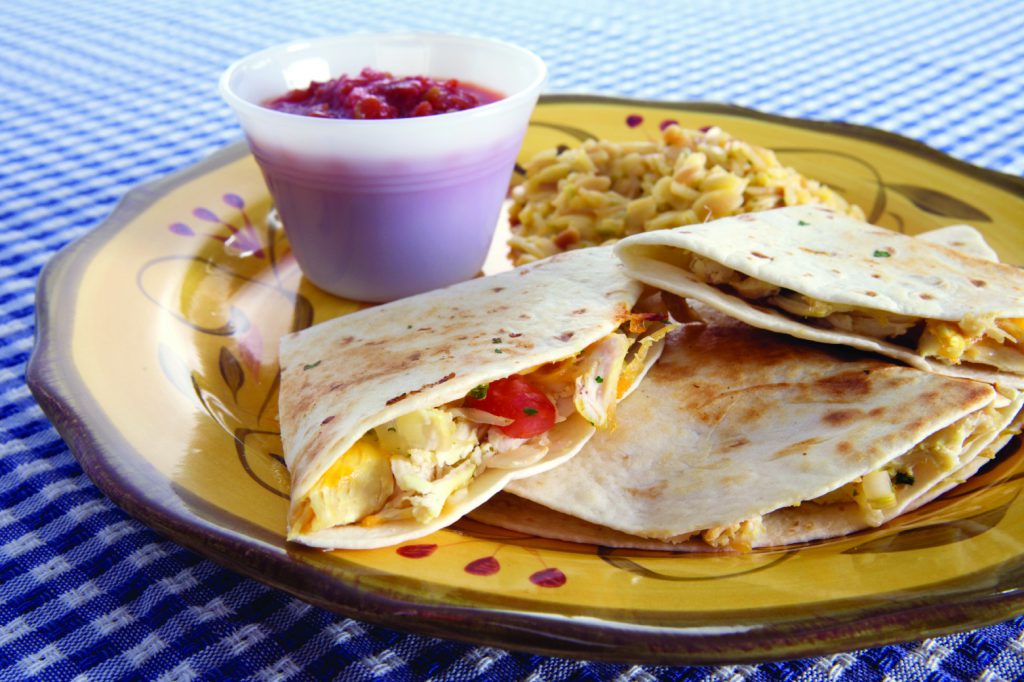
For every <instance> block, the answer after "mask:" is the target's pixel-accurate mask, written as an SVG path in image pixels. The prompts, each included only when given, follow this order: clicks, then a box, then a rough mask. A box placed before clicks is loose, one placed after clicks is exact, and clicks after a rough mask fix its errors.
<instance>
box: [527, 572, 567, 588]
mask: <svg viewBox="0 0 1024 682" xmlns="http://www.w3.org/2000/svg"><path fill="white" fill-rule="evenodd" d="M566 580H567V578H566V577H565V573H563V572H562V571H560V570H558V569H557V568H545V569H543V570H540V571H537V572H536V573H533V574H532V575H531V576H530V582H531V583H533V584H534V585H536V586H537V587H561V586H562V585H564V584H565V581H566Z"/></svg>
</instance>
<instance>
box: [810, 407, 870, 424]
mask: <svg viewBox="0 0 1024 682" xmlns="http://www.w3.org/2000/svg"><path fill="white" fill-rule="evenodd" d="M863 416H864V411H863V410H858V409H855V408H850V409H845V410H832V411H831V412H826V413H825V414H824V416H822V418H821V420H822V421H823V422H825V423H826V424H828V425H829V426H834V427H838V426H846V425H847V424H852V423H853V422H856V421H858V420H859V419H860V418H861V417H863Z"/></svg>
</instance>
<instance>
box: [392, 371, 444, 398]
mask: <svg viewBox="0 0 1024 682" xmlns="http://www.w3.org/2000/svg"><path fill="white" fill-rule="evenodd" d="M454 378H455V372H449V373H448V374H445V375H444V376H443V377H441V378H440V379H438V380H437V381H433V382H431V383H429V384H424V385H423V386H420V387H419V388H417V389H415V390H412V391H406V392H405V393H402V394H401V395H396V396H395V397H394V398H391V399H390V400H388V401H387V402H386V403H384V404H385V405H389V406H390V405H394V404H395V403H397V402H398V401H399V400H405V399H406V398H408V397H409V396H413V395H416V394H417V393H422V392H423V391H425V390H427V389H428V388H433V387H434V386H440V385H441V384H443V383H444V382H446V381H451V380H452V379H454Z"/></svg>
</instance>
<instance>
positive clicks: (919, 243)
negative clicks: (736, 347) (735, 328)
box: [615, 206, 1024, 388]
mask: <svg viewBox="0 0 1024 682" xmlns="http://www.w3.org/2000/svg"><path fill="white" fill-rule="evenodd" d="M615 250H616V253H617V254H618V255H619V257H620V258H621V259H622V261H623V262H624V263H625V265H626V269H627V271H628V272H629V273H630V274H631V275H633V276H634V277H636V278H637V279H639V280H641V281H643V282H645V283H647V284H650V285H653V286H655V287H657V288H659V289H663V290H666V291H670V292H672V293H674V294H677V295H679V296H682V297H685V298H689V299H697V300H700V301H703V302H705V303H707V304H708V305H711V306H714V307H715V308H717V309H718V310H720V311H722V312H723V313H725V314H727V315H730V316H732V317H735V318H737V319H740V320H743V321H745V322H747V323H749V324H751V325H753V326H755V327H760V328H762V329H769V330H772V331H777V332H781V333H784V334H790V335H792V336H796V337H798V338H802V339H807V340H810V341H818V342H823V343H831V344H844V345H848V346H852V347H854V348H859V349H862V350H867V351H874V352H877V353H881V354H884V355H887V356H889V357H891V358H894V359H896V360H899V361H901V362H905V363H907V364H909V365H912V366H914V367H918V368H920V369H924V370H928V371H932V372H938V373H942V374H947V375H950V376H960V377H967V378H973V379H979V380H983V381H988V382H993V383H994V382H999V383H1001V384H1003V385H1008V386H1015V387H1018V388H1021V387H1024V271H1022V270H1021V269H1019V268H1016V267H1013V266H1009V265H1004V264H1001V263H996V262H991V261H988V260H985V259H983V258H977V257H973V256H969V255H965V254H963V253H961V252H959V251H955V250H953V249H950V248H947V247H945V246H941V245H937V244H934V243H930V242H929V241H927V240H924V239H920V238H915V237H909V236H906V235H902V234H899V233H896V232H892V231H890V230H885V229H883V228H880V227H875V226H872V225H869V224H867V223H863V222H860V221H857V220H854V219H852V218H848V217H846V216H843V215H839V214H837V213H834V212H832V211H830V210H829V209H826V208H823V207H818V206H795V207H790V208H782V209H776V210H772V211H764V212H761V213H751V214H745V215H741V216H736V217H733V218H725V219H722V220H717V221H714V222H711V223H705V224H703V225H692V226H686V227H681V228H677V229H673V230H664V231H658V232H649V233H645V234H640V235H635V236H633V237H629V238H627V239H625V240H623V241H621V242H619V243H618V244H617V245H616V247H615Z"/></svg>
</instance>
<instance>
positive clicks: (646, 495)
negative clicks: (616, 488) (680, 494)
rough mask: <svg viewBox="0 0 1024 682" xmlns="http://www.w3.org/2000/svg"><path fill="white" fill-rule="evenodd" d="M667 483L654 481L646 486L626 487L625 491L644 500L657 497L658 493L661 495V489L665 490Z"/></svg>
mask: <svg viewBox="0 0 1024 682" xmlns="http://www.w3.org/2000/svg"><path fill="white" fill-rule="evenodd" d="M667 485H668V482H667V481H659V482H658V483H655V484H654V485H651V486H648V487H646V488H626V492H627V493H629V494H630V495H632V496H633V497H639V498H640V499H645V500H654V499H657V498H658V496H659V495H661V493H662V491H664V490H665V487H666V486H667Z"/></svg>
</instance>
